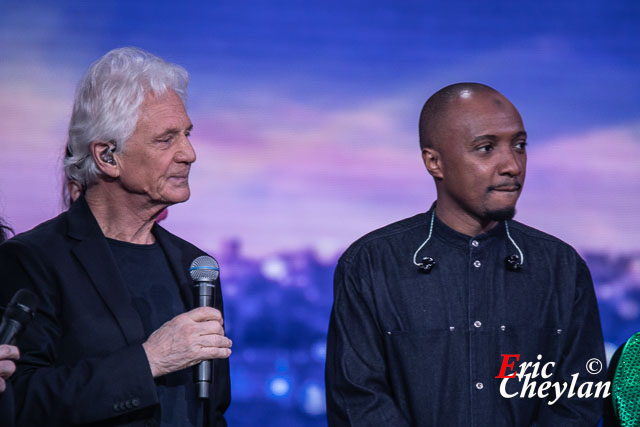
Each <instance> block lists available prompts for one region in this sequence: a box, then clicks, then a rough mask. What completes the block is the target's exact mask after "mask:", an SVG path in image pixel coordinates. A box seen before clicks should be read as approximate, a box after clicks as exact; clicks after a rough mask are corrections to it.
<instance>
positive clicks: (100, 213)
mask: <svg viewBox="0 0 640 427" xmlns="http://www.w3.org/2000/svg"><path fill="white" fill-rule="evenodd" d="M85 199H86V201H87V204H88V205H89V209H91V212H92V213H93V216H94V217H95V218H96V220H97V221H98V225H99V226H100V229H101V230H102V233H103V234H104V235H105V237H107V238H109V239H114V240H120V241H123V242H129V243H136V244H139V245H150V244H152V243H154V242H155V237H153V234H152V233H151V228H152V227H153V224H154V223H155V219H156V217H157V216H158V214H159V213H160V212H162V210H163V209H164V208H166V207H167V206H166V205H160V204H157V203H151V202H150V201H147V200H144V197H143V196H141V195H140V194H132V193H129V192H126V191H125V190H124V189H122V187H120V186H119V185H117V184H116V183H109V182H104V181H100V182H98V183H97V184H95V185H93V186H91V187H89V188H88V189H87V191H86V194H85Z"/></svg>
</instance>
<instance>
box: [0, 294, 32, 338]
mask: <svg viewBox="0 0 640 427" xmlns="http://www.w3.org/2000/svg"><path fill="white" fill-rule="evenodd" d="M37 307H38V297H37V296H36V295H35V294H34V293H33V292H31V291H28V290H26V289H19V290H18V292H16V293H15V295H13V298H11V301H9V305H8V306H7V309H6V310H5V311H4V315H3V316H2V323H0V344H13V343H14V342H15V340H16V336H17V335H18V333H19V332H20V331H21V330H22V328H23V327H25V326H26V324H27V323H29V322H30V321H31V319H33V316H35V314H36V308H37Z"/></svg>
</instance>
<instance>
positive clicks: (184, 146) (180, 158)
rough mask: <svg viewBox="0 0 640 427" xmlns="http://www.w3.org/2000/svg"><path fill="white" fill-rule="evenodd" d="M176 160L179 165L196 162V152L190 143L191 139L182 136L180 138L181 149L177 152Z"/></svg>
mask: <svg viewBox="0 0 640 427" xmlns="http://www.w3.org/2000/svg"><path fill="white" fill-rule="evenodd" d="M175 160H176V161H177V162H179V163H189V164H191V163H193V162H195V161H196V151H195V150H194V149H193V146H192V145H191V141H189V137H188V136H186V135H182V136H181V137H180V148H179V149H178V151H177V152H176V156H175Z"/></svg>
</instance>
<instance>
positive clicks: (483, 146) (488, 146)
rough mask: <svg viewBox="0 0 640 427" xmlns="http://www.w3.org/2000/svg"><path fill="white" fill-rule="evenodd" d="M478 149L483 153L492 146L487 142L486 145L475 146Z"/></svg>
mask: <svg viewBox="0 0 640 427" xmlns="http://www.w3.org/2000/svg"><path fill="white" fill-rule="evenodd" d="M477 150H478V151H482V152H483V153H488V152H489V151H492V150H493V146H491V145H489V144H487V145H481V146H480V147H478V148H477Z"/></svg>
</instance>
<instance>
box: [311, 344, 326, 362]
mask: <svg viewBox="0 0 640 427" xmlns="http://www.w3.org/2000/svg"><path fill="white" fill-rule="evenodd" d="M311 355H312V356H313V358H314V359H315V360H317V361H319V362H324V360H325V357H326V356H327V344H326V343H325V342H324V341H317V342H316V343H315V344H313V345H312V346H311Z"/></svg>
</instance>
